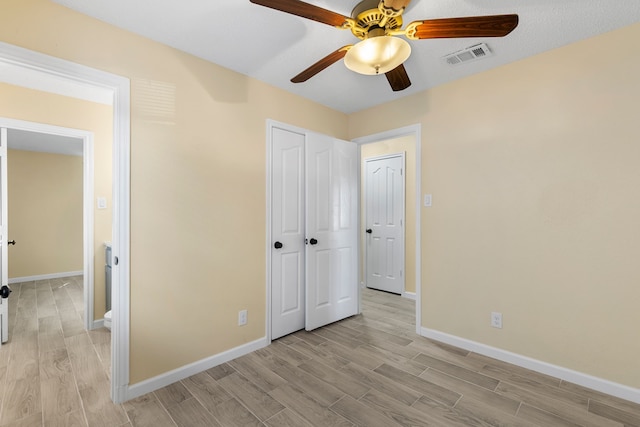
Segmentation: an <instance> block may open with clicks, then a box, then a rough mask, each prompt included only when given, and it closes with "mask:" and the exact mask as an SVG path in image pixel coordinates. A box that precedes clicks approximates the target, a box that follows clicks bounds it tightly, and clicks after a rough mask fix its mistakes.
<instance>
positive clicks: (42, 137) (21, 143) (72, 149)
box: [7, 129, 83, 156]
mask: <svg viewBox="0 0 640 427" xmlns="http://www.w3.org/2000/svg"><path fill="white" fill-rule="evenodd" d="M82 143H83V141H82V139H80V138H72V137H68V136H61V135H50V134H46V133H40V132H31V131H26V130H19V129H7V147H8V148H11V149H13V150H26V151H40V152H43V153H54V154H64V155H68V156H82V154H83V152H82Z"/></svg>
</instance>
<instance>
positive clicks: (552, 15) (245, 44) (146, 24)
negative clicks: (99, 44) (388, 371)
mask: <svg viewBox="0 0 640 427" xmlns="http://www.w3.org/2000/svg"><path fill="white" fill-rule="evenodd" d="M54 1H55V2H56V3H59V4H61V5H64V6H67V7H70V8H72V9H75V10H77V11H79V12H81V13H84V14H87V15H90V16H93V17H95V18H98V19H100V20H102V21H105V22H108V23H111V24H113V25H116V26H118V27H121V28H125V29H127V30H130V31H132V32H134V33H138V34H140V35H143V36H146V37H148V38H151V39H153V40H156V41H159V42H161V43H164V44H167V45H169V46H172V47H174V48H177V49H180V50H182V51H185V52H188V53H191V54H193V55H196V56H198V57H201V58H204V59H206V60H209V61H211V62H214V63H216V64H219V65H222V66H224V67H227V68H230V69H232V70H235V71H237V72H239V73H242V74H245V75H247V76H250V77H254V78H256V79H258V80H261V81H264V82H267V83H269V84H272V85H274V86H277V87H279V88H282V89H285V90H287V91H289V92H292V93H295V94H298V95H300V96H303V97H305V98H308V99H311V100H313V101H316V102H318V103H321V104H324V105H326V106H328V107H331V108H333V109H335V110H338V111H342V112H345V113H351V112H355V111H359V110H362V109H365V108H368V107H371V106H374V105H377V104H382V103H384V102H388V101H391V100H395V99H398V98H400V97H403V96H407V95H410V94H413V93H417V92H420V91H423V90H425V89H428V88H430V87H433V86H436V85H440V84H443V83H446V82H448V81H452V80H455V79H459V78H462V77H465V76H468V75H471V74H474V73H478V72H482V71H485V70H488V69H490V68H494V67H497V66H500V65H503V64H506V63H509V62H513V61H516V60H519V59H522V58H525V57H528V56H532V55H535V54H538V53H540V52H544V51H547V50H550V49H554V48H557V47H560V46H563V45H566V44H569V43H572V42H575V41H578V40H582V39H585V38H588V37H592V36H595V35H597V34H601V33H604V32H607V31H611V30H613V29H616V28H620V27H623V26H626V25H630V24H633V23H636V22H640V1H638V0H526V1H525V0H413V2H412V3H411V4H410V6H409V7H408V9H407V10H406V11H405V14H404V17H403V19H404V22H405V25H406V23H409V22H411V21H415V20H423V19H433V18H449V17H458V16H477V15H497V14H509V13H517V14H518V15H519V16H520V23H519V25H518V27H517V28H516V29H515V30H514V31H513V32H512V33H511V34H509V35H508V36H507V37H505V38H498V39H492V38H486V39H475V38H474V39H441V40H417V41H410V44H411V47H412V50H413V51H412V54H411V57H410V58H409V59H408V60H407V62H406V63H405V68H406V69H407V72H408V74H409V77H410V79H411V81H412V83H413V84H412V86H411V87H410V88H408V89H406V90H404V91H402V92H395V93H394V92H393V91H392V90H391V89H390V87H389V84H388V83H387V80H386V78H385V77H384V76H363V75H359V74H356V73H353V72H351V71H349V70H347V69H346V68H345V67H344V65H343V64H342V63H341V62H338V63H336V64H334V65H332V66H331V67H329V68H328V69H326V70H324V71H323V72H321V73H320V74H318V75H317V76H315V77H313V78H311V79H310V80H308V81H307V82H305V83H298V84H293V83H291V82H290V81H289V80H290V79H291V77H293V76H295V75H296V74H298V73H299V72H300V71H302V70H304V69H306V68H307V67H308V66H310V65H311V64H313V63H314V62H316V61H317V60H319V59H320V58H322V57H324V56H326V55H328V54H329V53H331V52H333V51H334V50H336V49H338V48H339V47H342V46H344V45H347V44H352V43H354V41H357V39H355V37H354V36H353V35H352V34H351V32H350V31H348V30H338V29H335V28H332V27H330V26H328V25H325V24H320V23H318V22H315V21H311V20H307V19H303V18H299V17H297V16H293V15H289V14H286V13H283V12H278V11H274V10H272V9H268V8H265V7H262V6H258V5H255V4H252V3H250V2H249V0H181V1H176V0H109V1H99V0H91V1H89V0H54ZM306 1H307V2H308V3H312V4H314V5H317V6H320V7H323V8H325V9H329V10H332V11H334V12H338V13H340V14H342V15H347V16H348V15H350V14H351V10H352V9H353V7H354V6H355V5H356V4H357V3H358V0H306ZM480 42H485V43H487V44H488V45H489V47H490V48H491V50H492V51H493V52H494V55H493V56H490V57H487V58H484V59H481V60H478V61H475V62H470V63H465V64H462V65H458V66H449V65H446V64H445V62H444V61H443V60H442V57H443V56H445V55H447V54H449V53H452V52H455V51H457V50H460V49H464V48H466V47H469V46H472V45H474V44H477V43H480Z"/></svg>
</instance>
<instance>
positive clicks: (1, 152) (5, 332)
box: [0, 128, 11, 345]
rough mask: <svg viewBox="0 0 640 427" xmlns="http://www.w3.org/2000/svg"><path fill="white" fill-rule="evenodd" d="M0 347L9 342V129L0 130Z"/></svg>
mask: <svg viewBox="0 0 640 427" xmlns="http://www.w3.org/2000/svg"><path fill="white" fill-rule="evenodd" d="M0 192H1V193H2V194H1V195H0V204H2V206H1V207H0V278H1V280H2V283H0V345H2V343H5V342H7V341H8V340H9V298H8V297H9V293H10V292H11V289H9V285H8V282H9V272H8V271H7V267H8V257H7V247H8V241H7V129H6V128H0Z"/></svg>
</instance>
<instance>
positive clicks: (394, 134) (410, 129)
mask: <svg viewBox="0 0 640 427" xmlns="http://www.w3.org/2000/svg"><path fill="white" fill-rule="evenodd" d="M407 135H411V136H413V139H414V141H415V159H414V165H413V167H414V168H415V176H416V178H415V179H416V182H415V195H414V196H415V200H416V224H415V229H416V248H415V273H416V276H415V277H416V280H415V287H416V333H417V334H418V335H420V332H421V329H422V326H421V319H422V315H421V313H422V290H421V286H420V283H421V271H422V268H421V260H422V256H421V243H422V238H421V226H420V224H421V215H420V214H421V209H420V208H421V206H422V204H421V203H420V200H421V196H420V195H421V192H422V189H421V182H422V170H421V165H422V160H421V159H422V148H421V146H422V144H421V141H422V125H420V124H416V125H410V126H405V127H402V128H397V129H392V130H388V131H385V132H380V133H376V134H372V135H368V136H363V137H359V138H355V139H353V140H352V142H355V143H357V144H370V143H374V142H381V141H386V140H389V139H394V138H399V137H401V136H407ZM361 165H362V159H361V158H360V159H359V161H358V167H361ZM358 176H359V177H361V176H362V172H361V171H360V170H359V171H358ZM406 197H410V196H409V195H408V194H407V195H406ZM359 200H360V199H359ZM361 210H362V207H360V211H361ZM360 229H362V227H361V228H360ZM358 244H359V245H362V242H361V241H360V240H359V241H358ZM359 253H362V249H360V251H359ZM363 279H364V278H363V277H360V280H359V282H360V283H362V281H363Z"/></svg>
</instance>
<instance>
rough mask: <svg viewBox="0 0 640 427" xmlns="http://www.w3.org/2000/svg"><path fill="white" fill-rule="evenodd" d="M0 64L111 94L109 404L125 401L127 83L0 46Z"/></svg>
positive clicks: (128, 176)
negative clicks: (117, 261) (111, 223)
mask: <svg viewBox="0 0 640 427" xmlns="http://www.w3.org/2000/svg"><path fill="white" fill-rule="evenodd" d="M0 63H3V64H7V63H8V64H12V65H16V66H18V67H22V68H24V69H26V70H29V71H36V72H38V73H40V74H41V75H42V76H43V78H47V77H51V76H54V77H56V78H59V79H62V80H64V81H67V82H71V83H77V84H80V85H83V84H84V85H89V86H92V87H96V88H102V89H105V90H109V91H111V93H112V96H113V187H112V188H113V190H112V191H113V216H112V217H113V225H112V229H113V236H112V239H111V240H112V247H113V257H114V259H115V257H117V258H118V259H119V264H118V265H117V266H116V265H114V266H113V268H114V274H113V276H112V279H113V287H112V292H113V297H112V301H113V309H112V312H113V320H112V322H113V323H112V329H111V342H112V345H111V362H112V366H111V399H112V400H113V401H114V402H115V403H121V402H123V401H124V400H125V398H126V395H127V390H128V383H129V293H130V292H129V289H130V284H129V262H130V260H129V236H130V231H129V230H130V224H129V221H130V218H129V211H130V206H129V197H130V196H129V194H130V128H131V123H130V120H131V119H130V81H129V79H128V78H125V77H121V76H117V75H115V74H111V73H107V72H105V71H101V70H97V69H95V68H90V67H87V66H84V65H80V64H76V63H73V62H69V61H65V60H63V59H59V58H55V57H52V56H48V55H44V54H42V53H38V52H34V51H30V50H27V49H23V48H20V47H17V46H13V45H10V44H7V43H4V42H0Z"/></svg>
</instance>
